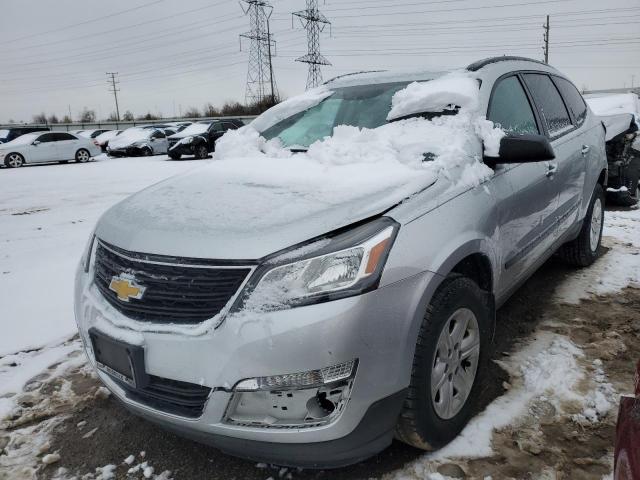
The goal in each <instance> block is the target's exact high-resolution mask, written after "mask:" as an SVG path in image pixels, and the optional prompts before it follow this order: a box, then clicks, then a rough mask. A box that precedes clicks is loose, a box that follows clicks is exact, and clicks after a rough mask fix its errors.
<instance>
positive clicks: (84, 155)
mask: <svg viewBox="0 0 640 480" xmlns="http://www.w3.org/2000/svg"><path fill="white" fill-rule="evenodd" d="M76 160H77V161H78V162H80V163H84V162H88V161H89V152H87V151H86V150H78V152H77V153H76Z"/></svg>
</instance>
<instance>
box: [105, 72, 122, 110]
mask: <svg viewBox="0 0 640 480" xmlns="http://www.w3.org/2000/svg"><path fill="white" fill-rule="evenodd" d="M116 75H118V72H107V77H111V78H110V79H107V81H108V82H109V83H110V84H111V86H110V87H109V91H110V92H112V93H113V98H115V100H116V120H117V121H118V122H119V121H120V108H119V107H118V92H119V91H120V89H119V88H116V85H118V84H119V83H120V81H119V80H116Z"/></svg>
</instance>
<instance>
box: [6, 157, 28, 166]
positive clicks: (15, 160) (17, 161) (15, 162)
mask: <svg viewBox="0 0 640 480" xmlns="http://www.w3.org/2000/svg"><path fill="white" fill-rule="evenodd" d="M7 163H8V164H9V166H10V167H12V168H18V167H21V166H22V164H23V163H24V162H23V160H22V157H21V156H20V155H18V154H17V153H12V154H11V155H9V157H8V159H7Z"/></svg>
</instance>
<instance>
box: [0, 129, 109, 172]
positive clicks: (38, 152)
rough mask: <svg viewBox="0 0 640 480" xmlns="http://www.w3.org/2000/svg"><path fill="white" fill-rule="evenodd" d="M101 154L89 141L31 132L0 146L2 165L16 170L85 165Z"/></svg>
mask: <svg viewBox="0 0 640 480" xmlns="http://www.w3.org/2000/svg"><path fill="white" fill-rule="evenodd" d="M99 153H100V149H99V148H98V147H97V146H96V145H94V144H93V142H92V141H91V140H90V139H88V138H82V137H79V136H77V135H72V134H71V133H67V132H46V133H28V134H26V135H22V136H20V137H18V138H16V139H15V140H12V141H11V142H8V143H3V144H2V145H0V165H2V164H4V165H5V166H7V167H12V168H16V167H21V166H22V165H24V164H25V163H45V162H60V163H66V162H68V161H69V160H75V161H76V162H78V163H84V162H87V161H88V160H89V159H90V158H91V157H94V156H96V155H98V154H99Z"/></svg>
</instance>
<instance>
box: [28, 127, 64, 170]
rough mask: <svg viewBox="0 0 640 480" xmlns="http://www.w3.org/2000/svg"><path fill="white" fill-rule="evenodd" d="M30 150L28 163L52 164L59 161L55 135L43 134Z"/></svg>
mask: <svg viewBox="0 0 640 480" xmlns="http://www.w3.org/2000/svg"><path fill="white" fill-rule="evenodd" d="M36 142H37V143H35V144H34V145H33V146H32V147H31V148H30V149H29V156H28V157H29V158H28V159H27V161H28V162H35V163H38V162H52V161H55V160H57V159H58V146H57V145H56V142H55V134H54V133H43V134H42V135H40V136H39V137H38V138H37V139H36Z"/></svg>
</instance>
